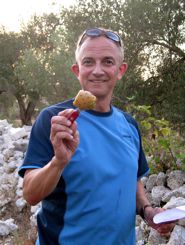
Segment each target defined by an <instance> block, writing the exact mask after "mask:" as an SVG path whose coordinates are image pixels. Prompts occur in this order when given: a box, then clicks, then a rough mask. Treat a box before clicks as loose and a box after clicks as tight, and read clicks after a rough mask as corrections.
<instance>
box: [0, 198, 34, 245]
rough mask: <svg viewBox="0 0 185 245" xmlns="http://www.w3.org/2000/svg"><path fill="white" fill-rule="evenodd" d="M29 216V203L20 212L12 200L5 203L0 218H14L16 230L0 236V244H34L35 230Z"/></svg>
mask: <svg viewBox="0 0 185 245" xmlns="http://www.w3.org/2000/svg"><path fill="white" fill-rule="evenodd" d="M30 216H31V213H30V206H29V205H27V206H26V207H25V208H24V209H23V210H22V211H21V212H20V211H18V210H17V207H16V206H15V204H14V203H13V202H11V203H8V204H6V205H5V206H4V207H3V211H0V220H7V219H10V218H12V219H14V223H15V224H16V225H17V226H18V230H17V231H15V232H13V233H12V234H11V235H9V236H7V237H1V236H0V245H34V244H35V240H36V234H37V231H36V228H35V227H31V225H30Z"/></svg>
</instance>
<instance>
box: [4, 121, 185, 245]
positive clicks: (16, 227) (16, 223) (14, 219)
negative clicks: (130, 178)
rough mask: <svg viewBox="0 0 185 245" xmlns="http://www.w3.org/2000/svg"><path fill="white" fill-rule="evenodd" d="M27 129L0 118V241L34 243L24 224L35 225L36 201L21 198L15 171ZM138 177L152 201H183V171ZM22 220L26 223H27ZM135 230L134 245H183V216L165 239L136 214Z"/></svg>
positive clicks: (173, 203) (11, 244) (166, 205)
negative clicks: (32, 202)
mask: <svg viewBox="0 0 185 245" xmlns="http://www.w3.org/2000/svg"><path fill="white" fill-rule="evenodd" d="M30 131H31V127H27V126H24V127H22V128H14V127H13V126H12V125H11V124H9V123H8V122H7V121H6V120H0V245H1V244H2V245H15V244H18V245H19V244H34V243H31V241H34V238H35V237H32V238H30V237H29V236H33V235H35V234H34V233H33V232H32V231H31V232H30V233H29V231H28V230H29V228H27V227H30V229H32V230H33V227H34V228H35V229H36V220H35V216H36V213H37V211H38V209H39V208H40V205H36V206H34V207H30V206H29V205H28V204H27V203H26V201H25V200H24V199H23V197H22V184H23V181H22V179H21V178H20V177H19V176H18V173H17V172H18V168H19V166H20V165H21V164H22V160H23V157H24V154H25V151H26V148H27V144H28V139H29V135H30ZM142 181H143V184H144V186H145V189H146V193H147V196H148V198H149V199H150V201H151V203H152V204H154V205H156V206H161V207H164V208H172V207H175V206H181V205H185V173H184V172H182V171H173V172H169V173H166V174H164V173H159V174H153V175H149V177H144V178H143V179H142ZM25 210H27V211H25ZM23 220H25V222H24V223H23ZM26 222H28V223H29V224H27V226H26ZM21 224H23V225H22V227H20V226H21ZM24 224H25V225H24ZM24 226H25V227H24ZM24 228H25V229H27V231H26V236H27V239H28V240H29V242H30V243H23V241H22V239H23V238H22V237H23V234H20V233H24ZM136 234H137V244H138V245H144V244H149V245H159V244H161V245H164V244H168V245H185V219H182V220H180V221H179V222H178V223H177V225H176V226H175V228H174V230H173V232H172V233H171V236H170V237H169V238H168V239H167V238H162V237H160V236H159V235H158V233H157V232H156V231H155V230H153V229H151V228H150V227H148V226H147V224H146V223H145V222H144V221H143V220H142V219H141V218H140V217H139V216H138V217H137V220H136ZM24 235H25V234H24ZM24 239H25V236H24ZM15 241H16V242H15ZM102 245H105V244H102Z"/></svg>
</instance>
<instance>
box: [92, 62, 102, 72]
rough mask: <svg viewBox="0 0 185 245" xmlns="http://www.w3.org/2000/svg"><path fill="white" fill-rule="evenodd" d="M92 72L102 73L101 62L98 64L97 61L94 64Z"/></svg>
mask: <svg viewBox="0 0 185 245" xmlns="http://www.w3.org/2000/svg"><path fill="white" fill-rule="evenodd" d="M93 74H94V75H101V74H103V69H102V66H101V64H99V63H97V64H95V66H94V69H93Z"/></svg>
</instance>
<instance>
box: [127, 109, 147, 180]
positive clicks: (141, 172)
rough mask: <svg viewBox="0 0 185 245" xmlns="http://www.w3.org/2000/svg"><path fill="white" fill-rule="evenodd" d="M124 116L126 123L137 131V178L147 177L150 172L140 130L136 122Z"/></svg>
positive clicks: (128, 116)
mask: <svg viewBox="0 0 185 245" xmlns="http://www.w3.org/2000/svg"><path fill="white" fill-rule="evenodd" d="M124 116H125V117H126V119H127V121H128V123H130V125H132V127H133V128H134V129H135V130H136V131H137V143H138V150H139V157H138V172H137V178H138V179H140V178H142V177H143V176H145V175H147V174H148V173H149V171H150V169H149V166H148V163H147V160H146V156H145V153H144V151H143V146H142V139H141V133H140V129H139V126H138V123H137V121H136V120H135V119H134V118H133V117H132V116H131V115H130V114H128V113H124ZM138 137H139V138H138Z"/></svg>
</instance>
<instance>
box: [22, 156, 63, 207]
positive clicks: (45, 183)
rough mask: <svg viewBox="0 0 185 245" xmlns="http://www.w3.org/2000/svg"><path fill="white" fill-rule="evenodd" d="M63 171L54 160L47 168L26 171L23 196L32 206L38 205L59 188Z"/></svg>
mask: <svg viewBox="0 0 185 245" xmlns="http://www.w3.org/2000/svg"><path fill="white" fill-rule="evenodd" d="M62 171H63V169H61V167H60V165H59V164H56V162H55V159H52V160H51V162H49V163H48V164H47V165H46V166H45V167H43V168H40V169H29V170H27V171H26V173H25V176H24V182H23V196H24V198H25V199H26V201H27V202H28V203H29V204H30V205H36V204H37V203H39V202H40V201H42V200H43V199H44V198H45V197H46V196H48V195H49V194H50V193H51V192H52V191H53V190H54V189H55V187H56V186H57V183H58V181H59V179H60V177H61V173H62Z"/></svg>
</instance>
